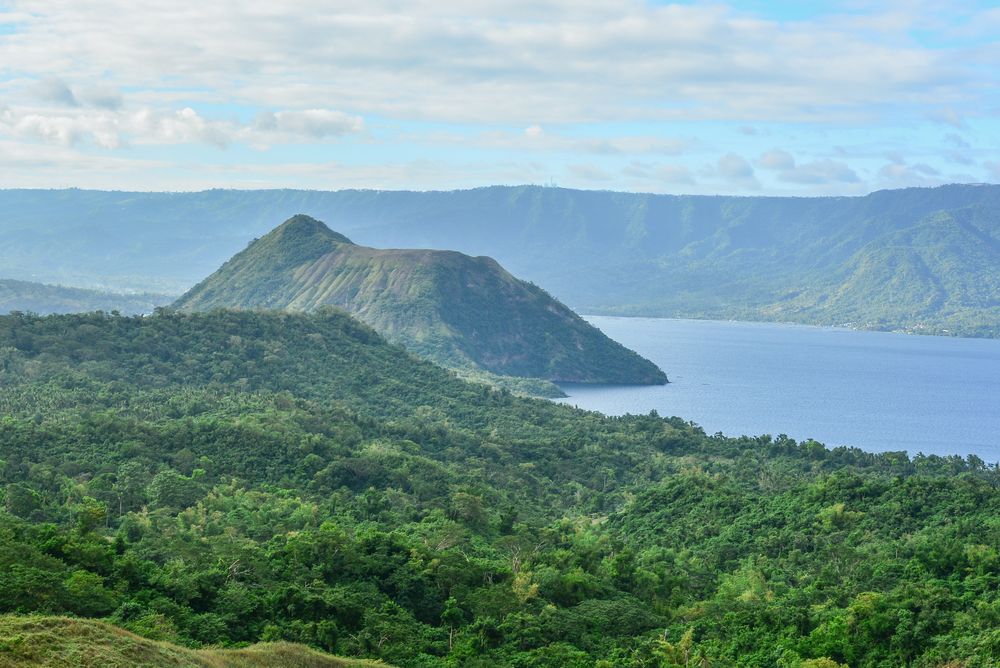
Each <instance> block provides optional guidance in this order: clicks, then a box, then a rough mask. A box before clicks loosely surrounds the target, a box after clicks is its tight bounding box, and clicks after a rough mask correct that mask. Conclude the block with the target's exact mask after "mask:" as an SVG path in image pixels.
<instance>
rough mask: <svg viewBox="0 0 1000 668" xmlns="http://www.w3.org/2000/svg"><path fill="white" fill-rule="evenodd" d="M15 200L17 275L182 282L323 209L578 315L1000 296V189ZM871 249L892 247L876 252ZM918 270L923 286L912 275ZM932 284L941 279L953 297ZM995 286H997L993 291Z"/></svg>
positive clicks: (1, 248)
mask: <svg viewBox="0 0 1000 668" xmlns="http://www.w3.org/2000/svg"><path fill="white" fill-rule="evenodd" d="M0 209H2V210H3V211H5V215H4V216H3V218H2V219H0V264H2V265H3V266H5V267H7V268H8V272H7V275H9V276H11V277H15V278H17V277H28V276H40V277H43V280H47V281H50V282H60V283H64V284H88V283H93V282H101V283H103V284H109V285H120V286H124V287H140V288H143V289H155V290H178V291H180V290H183V289H186V288H187V287H188V286H190V285H191V284H193V283H195V282H196V281H197V280H199V279H200V278H201V277H203V276H205V275H206V274H208V273H209V272H211V271H212V270H213V269H214V268H215V267H217V266H218V265H219V264H220V263H221V262H222V261H223V260H224V259H225V258H226V257H229V256H230V255H232V254H233V253H235V252H236V251H238V250H239V249H240V248H242V247H244V246H245V245H246V243H247V242H248V241H249V240H250V239H252V238H253V237H254V236H259V235H261V234H263V233H264V232H266V231H267V230H268V229H269V228H270V226H271V225H272V224H273V222H272V221H274V220H282V219H285V218H287V217H289V216H291V215H293V214H294V213H296V212H299V211H309V212H311V213H312V214H313V215H315V216H316V217H318V218H320V219H322V220H325V221H326V222H328V223H329V224H331V225H332V226H334V227H335V228H336V229H338V230H341V231H343V232H344V233H345V234H347V235H348V236H350V237H351V238H352V239H353V240H355V241H357V242H360V243H364V244H367V245H372V246H382V247H386V246H387V247H395V248H399V247H416V248H453V249H456V250H458V251H461V252H463V253H467V254H470V255H473V256H476V255H489V256H490V257H494V258H496V259H497V260H498V261H499V262H500V263H501V264H503V266H505V267H507V268H508V269H509V270H511V271H512V272H513V273H514V274H515V275H517V276H520V277H523V278H525V279H527V280H530V281H533V282H535V283H537V284H539V285H544V286H545V287H546V289H548V290H549V291H551V292H552V294H554V295H555V296H556V297H558V298H559V299H560V300H562V301H564V302H565V303H567V304H569V305H571V306H573V307H574V308H575V309H576V310H578V311H580V312H590V313H625V314H642V315H665V316H698V317H716V318H719V317H721V318H751V319H779V320H798V321H802V322H812V323H821V324H842V323H845V322H853V323H855V324H856V325H858V326H872V327H880V328H900V329H915V328H917V327H918V326H921V325H922V326H923V327H924V330H925V331H941V330H942V329H950V330H951V331H953V332H954V331H959V332H962V333H971V334H983V335H991V336H992V335H996V333H997V324H996V323H997V312H996V310H995V308H994V307H991V306H983V305H982V301H983V300H982V299H981V298H980V292H979V288H975V287H968V286H981V285H985V286H991V285H993V281H992V277H994V276H996V275H997V274H998V273H1000V272H998V269H1000V259H998V258H1000V256H998V253H997V250H996V249H997V245H996V244H997V240H998V239H1000V186H996V185H950V186H942V187H939V188H911V189H905V190H895V191H880V192H875V193H872V194H870V195H867V196H864V197H815V198H794V197H701V196H673V195H650V194H640V193H615V192H593V191H575V190H567V189H562V188H540V187H534V186H518V187H501V186H495V187H490V188H479V189H475V190H466V191H455V192H420V193H417V192H388V191H374V190H373V191H339V192H318V191H291V190H279V191H222V190H213V191H206V192H202V193H109V192H93V191H77V190H68V191H33V190H8V191H0ZM934 220H939V221H941V220H946V221H950V222H947V223H945V224H943V225H941V226H940V229H939V230H938V234H937V235H936V238H935V240H934V241H933V243H932V245H933V246H934V247H935V252H927V253H925V256H926V257H925V259H926V262H924V263H922V264H920V265H914V266H912V267H911V268H910V269H908V267H910V266H911V261H910V260H909V259H907V255H908V254H909V253H912V252H914V250H915V249H914V248H913V247H912V246H911V245H910V244H912V243H916V242H915V241H913V240H912V236H913V235H918V232H917V229H918V228H920V227H921V226H924V225H925V224H927V223H929V222H931V221H934ZM40 222H41V223H43V224H39V223H40ZM952 232H959V233H958V234H952ZM893 240H895V242H894V241H893ZM900 241H902V243H898V242H900ZM870 244H875V247H877V248H879V249H881V250H880V251H879V253H878V257H873V256H872V255H871V254H870V253H871V252H872V250H873V249H872V248H870V247H869V245H870ZM866 258H867V260H866ZM938 258H942V259H941V260H939V259H938ZM943 258H967V259H968V260H969V261H968V262H966V261H960V262H951V261H946V260H944V259H943ZM865 262H878V263H880V264H882V265H885V266H887V267H899V268H900V271H899V272H898V273H893V274H891V275H890V276H887V277H885V280H882V279H880V280H877V281H876V280H872V281H870V282H869V281H867V280H864V279H863V278H862V279H859V280H855V279H854V277H852V275H848V274H845V268H849V267H851V266H856V265H862V264H865ZM911 270H912V271H915V272H916V274H915V276H916V278H917V280H918V283H917V286H918V287H913V283H911V282H910V281H909V280H906V279H907V277H908V276H909V274H907V272H908V271H911ZM884 271H888V270H884ZM894 286H900V288H899V289H896V288H895V287H894ZM927 286H942V288H941V289H942V290H943V293H944V297H943V299H940V300H935V298H934V296H933V294H932V293H933V288H931V292H928V291H927V290H928V288H927ZM868 287H871V288H878V289H879V292H878V293H877V294H874V293H871V292H868V291H867V288H868ZM991 289H992V288H991ZM993 299H996V292H995V291H993V292H989V293H988V294H987V298H986V301H987V302H989V301H990V300H993ZM928 303H930V306H928Z"/></svg>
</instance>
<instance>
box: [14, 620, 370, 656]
mask: <svg viewBox="0 0 1000 668" xmlns="http://www.w3.org/2000/svg"><path fill="white" fill-rule="evenodd" d="M15 666H17V667H18V668H22V667H31V666H35V667H39V668H42V667H45V668H47V667H50V666H51V667H52V668H55V667H56V666H59V667H64V666H78V667H81V668H85V667H87V666H95V667H100V668H142V667H144V666H148V667H153V666H156V667H160V666H171V667H177V668H264V667H265V666H266V667H268V668H366V667H372V668H373V667H375V666H385V664H383V663H379V662H375V661H362V660H355V659H341V658H338V657H335V656H331V655H329V654H324V653H323V652H319V651H316V650H314V649H310V648H308V647H305V646H304V645H296V644H294V643H288V642H277V643H261V644H257V645H252V646H250V647H247V648H244V649H199V650H195V649H188V648H186V647H180V646H178V645H173V644H171V643H167V642H160V641H156V640H149V639H147V638H143V637H141V636H137V635H135V634H134V633H130V632H129V631H125V630H124V629H120V628H118V627H116V626H112V625H111V624H107V623H105V622H100V621H96V620H92V619H73V618H69V617H48V616H19V615H2V616H0V668H13V667H15Z"/></svg>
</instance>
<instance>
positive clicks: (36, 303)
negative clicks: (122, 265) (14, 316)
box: [0, 279, 171, 315]
mask: <svg viewBox="0 0 1000 668" xmlns="http://www.w3.org/2000/svg"><path fill="white" fill-rule="evenodd" d="M170 301H171V297H168V296H167V295H158V294H148V293H147V294H119V293H114V292H102V291H99V290H84V289H81V288H67V287H64V286H61V285H45V284H43V283H31V282H29V281H14V280H6V279H0V313H9V312H11V311H27V312H31V313H40V314H42V315H47V314H50V313H83V312H86V311H109V312H110V311H118V312H120V313H124V314H126V315H134V314H139V313H152V312H153V309H155V308H156V307H157V306H163V305H165V304H169V303H170Z"/></svg>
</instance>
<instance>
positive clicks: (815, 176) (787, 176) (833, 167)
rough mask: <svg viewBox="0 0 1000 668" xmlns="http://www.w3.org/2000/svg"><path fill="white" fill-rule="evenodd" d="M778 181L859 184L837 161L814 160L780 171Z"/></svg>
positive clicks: (843, 165)
mask: <svg viewBox="0 0 1000 668" xmlns="http://www.w3.org/2000/svg"><path fill="white" fill-rule="evenodd" d="M778 179H780V180H781V181H785V182H787V183H804V184H825V183H860V182H861V179H860V178H858V175H857V173H856V172H855V171H854V170H853V169H851V168H850V167H849V166H848V165H847V164H846V163H843V162H840V161H838V160H828V159H824V160H814V161H813V162H807V163H803V164H799V165H794V166H793V167H790V168H787V169H784V170H782V171H781V172H780V173H779V174H778Z"/></svg>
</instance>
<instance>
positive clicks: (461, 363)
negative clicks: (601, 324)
mask: <svg viewBox="0 0 1000 668" xmlns="http://www.w3.org/2000/svg"><path fill="white" fill-rule="evenodd" d="M322 306H336V307H340V308H343V309H345V310H346V311H348V312H349V313H351V314H353V315H354V316H356V317H358V318H359V319H361V320H362V321H364V322H365V323H367V324H369V325H370V326H372V327H374V328H375V329H376V330H377V331H378V332H379V333H380V334H382V335H383V336H385V337H386V338H387V339H388V340H390V341H392V342H395V343H399V344H401V345H403V346H404V347H406V348H408V349H409V350H411V351H412V352H414V353H416V354H418V355H422V356H424V357H426V358H428V359H432V360H434V361H436V362H439V363H441V364H443V365H445V366H448V367H453V368H459V369H466V368H470V367H471V368H474V369H483V370H486V371H488V372H489V373H492V374H497V375H501V376H517V377H526V378H543V379H546V380H550V381H554V382H577V383H616V384H657V383H665V382H666V376H665V375H664V374H663V372H662V371H660V370H659V369H658V368H656V366H655V365H654V364H652V363H651V362H649V361H647V360H645V359H643V358H641V357H639V356H638V355H637V354H635V353H634V352H632V351H630V350H628V349H626V348H625V347H624V346H622V345H621V344H618V343H616V342H615V341H612V340H611V339H609V338H608V337H607V336H605V335H604V334H603V333H601V331H600V330H598V329H597V328H595V327H594V326H592V325H590V324H588V323H587V322H586V321H584V320H583V319H582V318H580V317H579V316H578V315H576V314H575V313H573V311H571V310H570V309H568V308H567V307H565V306H564V305H562V304H560V303H559V302H558V301H556V300H555V299H553V298H552V297H551V296H549V295H548V294H547V293H546V292H545V291H544V290H542V289H540V288H538V287H537V286H535V285H532V284H530V283H525V282H524V281H519V280H517V279H516V278H514V277H513V276H511V275H510V274H509V273H507V272H506V271H505V270H504V269H503V268H502V267H501V266H500V265H499V264H497V262H496V261H494V260H493V259H491V258H488V257H469V256H468V255H463V254H461V253H457V252H453V251H438V250H396V249H392V250H383V249H375V248H368V247H365V246H358V245H356V244H354V243H352V242H351V241H350V240H349V239H348V238H347V237H345V236H343V235H341V234H337V233H336V232H333V231H331V230H330V229H329V228H327V227H326V225H324V224H323V223H321V222H319V221H318V220H315V219H314V218H310V217H309V216H305V215H297V216H294V217H292V218H290V219H288V220H287V221H285V222H284V223H282V224H281V225H280V226H278V227H277V228H275V229H274V230H273V231H271V232H270V233H269V234H267V235H266V236H264V237H262V238H261V239H258V240H256V241H254V242H253V243H251V244H250V245H249V246H248V247H247V248H246V249H245V250H243V251H242V252H240V253H238V254H237V255H235V256H234V257H233V258H232V259H230V260H229V261H228V262H226V263H225V264H224V265H222V267H221V268H220V269H219V270H218V271H216V272H215V273H214V274H212V275H211V276H209V277H208V278H206V279H205V280H204V281H202V282H201V283H199V284H198V285H196V286H195V287H193V288H192V289H191V290H190V291H188V292H187V293H186V294H184V295H183V296H181V298H180V299H178V300H177V301H176V302H175V303H174V304H173V307H174V308H177V309H179V310H182V311H207V310H211V309H215V308H241V309H254V308H268V309H291V310H296V311H311V310H315V309H317V308H319V307H322Z"/></svg>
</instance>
